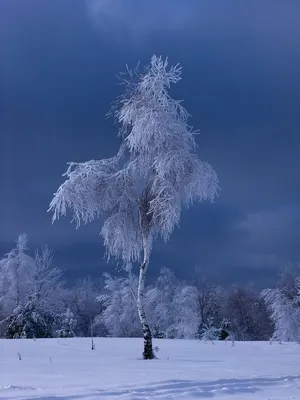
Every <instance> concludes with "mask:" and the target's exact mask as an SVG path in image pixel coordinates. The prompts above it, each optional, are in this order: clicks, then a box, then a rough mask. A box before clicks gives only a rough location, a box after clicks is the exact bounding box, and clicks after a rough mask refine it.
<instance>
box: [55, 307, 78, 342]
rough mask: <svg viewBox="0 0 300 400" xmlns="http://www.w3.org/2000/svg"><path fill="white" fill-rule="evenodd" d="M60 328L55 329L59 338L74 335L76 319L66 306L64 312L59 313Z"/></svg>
mask: <svg viewBox="0 0 300 400" xmlns="http://www.w3.org/2000/svg"><path fill="white" fill-rule="evenodd" d="M60 320H61V328H60V329H58V330H57V331H56V334H57V336H58V337H60V338H71V337H75V333H74V329H75V327H76V323H77V321H76V319H74V314H73V313H72V312H71V311H70V309H69V308H68V309H67V311H66V312H65V313H63V314H62V315H61V318H60Z"/></svg>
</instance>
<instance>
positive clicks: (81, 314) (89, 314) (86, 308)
mask: <svg viewBox="0 0 300 400" xmlns="http://www.w3.org/2000/svg"><path fill="white" fill-rule="evenodd" d="M98 294H99V291H97V288H96V285H95V284H94V282H93V281H92V280H91V278H90V277H88V278H84V279H80V280H79V281H78V282H77V283H76V285H75V287H74V288H72V290H71V292H70V296H69V302H70V307H71V310H72V311H73V313H74V315H75V319H76V320H77V324H76V333H77V335H78V336H91V324H92V323H93V322H94V319H95V317H96V316H97V315H98V314H100V313H101V303H99V302H98V301H97V296H98ZM98 333H99V329H98ZM100 333H101V332H100Z"/></svg>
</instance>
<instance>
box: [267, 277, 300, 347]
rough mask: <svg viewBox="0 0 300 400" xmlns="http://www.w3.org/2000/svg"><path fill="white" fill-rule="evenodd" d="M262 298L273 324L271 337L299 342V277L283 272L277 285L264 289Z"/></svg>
mask: <svg viewBox="0 0 300 400" xmlns="http://www.w3.org/2000/svg"><path fill="white" fill-rule="evenodd" d="M261 296H262V299H263V300H264V302H265V304H266V306H267V307H268V309H269V310H270V313H271V319H272V322H273V324H274V333H273V339H274V340H279V341H286V342H290V341H292V342H298V343H299V342H300V278H299V277H293V275H292V274H290V272H289V271H288V270H285V271H284V272H283V275H282V276H281V279H280V282H279V285H278V287H275V288H274V289H265V290H263V291H262V293H261Z"/></svg>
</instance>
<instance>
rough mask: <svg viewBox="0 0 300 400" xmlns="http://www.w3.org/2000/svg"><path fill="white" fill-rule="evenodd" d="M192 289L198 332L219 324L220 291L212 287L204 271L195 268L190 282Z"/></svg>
mask: <svg viewBox="0 0 300 400" xmlns="http://www.w3.org/2000/svg"><path fill="white" fill-rule="evenodd" d="M192 288H193V290H194V292H195V293H194V296H195V300H196V310H197V314H198V316H199V326H198V332H199V334H200V332H201V331H202V329H203V328H204V327H205V328H207V327H208V326H211V325H212V321H214V324H216V325H219V323H220V322H221V317H220V306H221V301H222V293H221V292H222V291H221V289H220V288H218V287H216V286H215V285H213V284H212V283H211V282H210V281H209V279H208V276H207V272H206V270H205V269H202V268H200V267H195V269H194V273H193V280H192Z"/></svg>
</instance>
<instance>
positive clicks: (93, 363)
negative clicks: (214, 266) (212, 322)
mask: <svg viewBox="0 0 300 400" xmlns="http://www.w3.org/2000/svg"><path fill="white" fill-rule="evenodd" d="M95 345H96V349H95V350H94V351H92V350H91V340H90V339H88V338H72V339H38V340H35V341H34V340H22V339H20V340H0V400H9V399H15V400H21V399H24V400H37V399H38V400H55V399H56V400H59V399H60V400H96V399H97V400H99V399H104V400H105V399H107V400H116V399H120V400H146V399H153V400H154V399H160V400H167V399H185V400H187V399H197V398H198V399H199V398H201V399H202V398H203V399H205V398H208V399H213V400H219V399H220V400H221V399H222V400H232V399H236V400H248V399H252V400H292V399H293V400H299V399H300V363H299V360H300V346H298V345H295V344H292V343H283V344H278V343H273V344H272V345H270V344H269V343H268V342H237V343H235V346H234V347H232V344H231V343H230V342H215V344H214V345H213V344H212V343H210V342H208V343H203V342H199V341H196V340H195V341H193V340H165V339H164V340H155V341H154V345H155V346H156V345H157V346H159V348H160V350H159V352H158V354H157V355H158V359H157V360H147V361H145V360H142V359H141V353H142V345H143V341H142V339H112V338H95ZM19 358H21V360H20V359H19Z"/></svg>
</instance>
